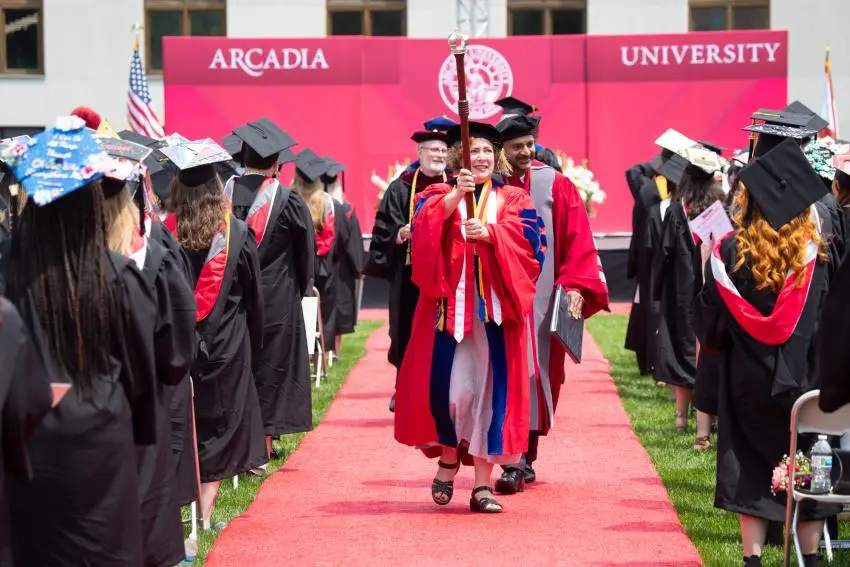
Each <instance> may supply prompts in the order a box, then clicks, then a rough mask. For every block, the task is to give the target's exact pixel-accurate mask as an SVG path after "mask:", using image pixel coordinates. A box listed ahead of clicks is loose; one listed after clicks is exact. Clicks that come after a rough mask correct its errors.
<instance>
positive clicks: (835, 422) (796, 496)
mask: <svg viewBox="0 0 850 567" xmlns="http://www.w3.org/2000/svg"><path fill="white" fill-rule="evenodd" d="M819 398H820V390H812V391H811V392H806V393H805V394H803V395H802V396H800V397H799V398H798V399H797V401H796V402H794V407H793V408H791V447H790V448H789V450H788V455H790V458H789V464H788V479H789V482H788V484H789V486H788V490H787V492H788V502H787V504H786V509H785V542H784V546H783V547H784V549H783V552H784V560H783V565H784V567H788V565H789V563H790V560H791V547H790V539H791V536H792V535H793V537H794V549H795V550H796V552H797V554H796V555H797V564H798V565H803V551H802V550H801V549H800V536H799V535H798V534H797V519H798V517H799V512H800V508H799V503H801V502H802V501H803V500H807V499H808V500H815V501H817V502H824V503H827V504H850V495H838V494H808V493H803V492H798V491H796V490H794V482H793V480H792V479H793V478H794V476H793V475H794V463H795V459H794V455H796V454H797V435H798V434H800V433H820V434H824V435H837V436H840V435H843V434H845V433H847V432H848V431H850V404H845V405H843V406H841V407H840V408H838V410H836V411H834V412H832V413H824V412H822V411H821V409H820V408H819V407H818V399H819ZM792 510H793V512H792ZM792 514H793V517H792ZM823 536H824V541H825V543H826V555H827V558H828V559H829V561H830V562H831V561H832V543H831V542H830V538H829V532H828V531H827V529H826V525H825V524H824V529H823Z"/></svg>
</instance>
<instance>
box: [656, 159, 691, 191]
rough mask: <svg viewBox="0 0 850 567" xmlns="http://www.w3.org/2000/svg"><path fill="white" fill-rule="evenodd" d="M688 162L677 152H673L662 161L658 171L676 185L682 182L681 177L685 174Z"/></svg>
mask: <svg viewBox="0 0 850 567" xmlns="http://www.w3.org/2000/svg"><path fill="white" fill-rule="evenodd" d="M688 163H689V162H688V160H687V159H685V158H683V157H682V156H680V155H679V154H673V155H672V156H670V159H668V160H667V161H665V162H664V164H663V165H662V166H661V168H660V170H659V171H658V173H660V174H661V175H663V176H664V177H665V178H667V180H668V181H670V182H671V183H675V184H676V185H678V184H679V183H681V182H682V177H683V176H684V174H685V169H686V168H687V167H688Z"/></svg>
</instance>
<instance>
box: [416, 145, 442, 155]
mask: <svg viewBox="0 0 850 567" xmlns="http://www.w3.org/2000/svg"><path fill="white" fill-rule="evenodd" d="M422 149H423V150H425V151H426V152H428V153H429V154H439V155H442V154H446V153H448V150H447V149H446V148H443V147H440V146H432V147H424V148H422Z"/></svg>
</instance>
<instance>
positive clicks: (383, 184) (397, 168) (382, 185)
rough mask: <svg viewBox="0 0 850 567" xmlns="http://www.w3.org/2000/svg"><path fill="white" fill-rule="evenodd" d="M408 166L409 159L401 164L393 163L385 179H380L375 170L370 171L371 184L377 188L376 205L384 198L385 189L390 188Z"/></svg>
mask: <svg viewBox="0 0 850 567" xmlns="http://www.w3.org/2000/svg"><path fill="white" fill-rule="evenodd" d="M409 165H410V159H409V158H408V159H405V160H404V161H403V162H401V163H399V162H395V164H393V165H391V166H389V167H388V168H387V177H386V179H384V178H382V177H381V176H380V175H378V173H377V172H376V171H375V170H372V177H371V179H372V183H373V184H374V185H375V187H377V188H378V204H379V205H380V203H381V199H383V198H384V193H386V192H387V187H389V186H390V183H392V182H393V181H395V180H396V179H397V178H398V176H399V175H401V174H402V173H403V172H404V170H405V169H407V166H409Z"/></svg>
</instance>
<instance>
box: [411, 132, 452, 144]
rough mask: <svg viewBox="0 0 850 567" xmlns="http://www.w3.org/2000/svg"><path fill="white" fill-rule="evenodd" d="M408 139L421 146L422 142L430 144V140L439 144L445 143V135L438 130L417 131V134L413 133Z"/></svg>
mask: <svg viewBox="0 0 850 567" xmlns="http://www.w3.org/2000/svg"><path fill="white" fill-rule="evenodd" d="M410 139H411V140H413V141H414V142H416V143H417V144H421V143H422V142H430V141H431V140H437V141H440V142H445V141H446V133H445V132H442V131H440V130H419V131H418V132H414V133H413V135H412V136H410Z"/></svg>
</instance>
